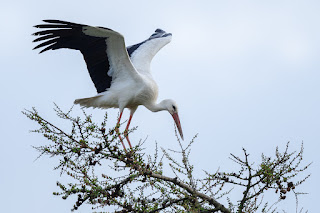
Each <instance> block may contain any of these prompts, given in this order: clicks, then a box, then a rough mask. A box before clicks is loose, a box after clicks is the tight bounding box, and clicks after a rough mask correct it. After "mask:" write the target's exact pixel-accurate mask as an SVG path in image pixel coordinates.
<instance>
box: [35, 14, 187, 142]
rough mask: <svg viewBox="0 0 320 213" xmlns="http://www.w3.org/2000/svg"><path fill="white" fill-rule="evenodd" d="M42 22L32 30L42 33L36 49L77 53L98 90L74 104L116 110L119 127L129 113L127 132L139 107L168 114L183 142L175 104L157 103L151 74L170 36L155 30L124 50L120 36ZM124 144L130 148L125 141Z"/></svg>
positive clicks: (67, 23) (73, 25) (50, 21)
mask: <svg viewBox="0 0 320 213" xmlns="http://www.w3.org/2000/svg"><path fill="white" fill-rule="evenodd" d="M44 22H46V24H41V25H36V26H35V27H37V28H44V29H45V30H43V31H39V32H36V33H34V35H37V36H40V37H39V38H37V39H35V40H34V41H35V42H38V41H43V42H42V43H40V44H39V45H38V46H36V47H35V49H37V48H40V47H45V48H44V49H43V50H42V51H41V52H40V53H42V52H44V51H47V50H55V49H61V48H68V49H75V50H79V51H80V52H81V53H82V55H83V57H84V60H85V61H86V64H87V68H88V71H89V74H90V77H91V79H92V81H93V83H94V85H95V87H96V89H97V92H98V94H97V95H96V96H93V97H89V98H82V99H76V100H75V102H74V103H75V104H80V105H81V106H83V107H94V108H119V110H120V116H119V120H118V124H119V122H120V119H121V116H122V112H123V110H124V108H128V109H130V118H129V121H128V124H127V127H126V131H127V130H128V128H129V125H130V122H131V118H132V115H133V113H134V112H135V111H136V109H137V107H138V106H140V105H143V106H145V107H146V108H147V109H149V110H150V111H152V112H157V111H161V110H167V111H168V112H169V113H170V114H171V115H172V116H173V118H174V120H175V123H176V125H177V127H178V130H179V133H180V135H181V137H182V138H183V134H182V129H181V125H180V120H179V116H178V108H177V106H176V103H175V102H174V101H173V100H170V99H166V100H163V101H161V102H160V103H158V104H157V103H156V101H157V98H158V86H157V84H156V82H155V81H154V79H153V77H152V75H151V72H150V63H151V60H152V58H153V57H154V56H155V54H156V53H157V52H158V51H159V50H160V49H161V48H162V47H163V46H165V45H166V44H168V43H169V42H170V41H171V37H172V35H171V33H166V32H165V31H163V30H160V29H157V30H156V31H155V32H154V33H153V34H152V35H151V36H150V37H149V38H148V39H147V40H145V41H143V42H140V43H138V44H135V45H132V46H129V47H127V48H126V47H125V42H124V38H123V36H122V35H121V34H119V33H118V32H116V31H113V30H111V29H108V28H103V27H92V26H88V25H82V24H76V23H72V22H66V21H59V20H44ZM127 140H128V142H129V145H130V146H131V144H130V141H129V139H128V137H127ZM121 142H122V139H121ZM123 146H124V144H123Z"/></svg>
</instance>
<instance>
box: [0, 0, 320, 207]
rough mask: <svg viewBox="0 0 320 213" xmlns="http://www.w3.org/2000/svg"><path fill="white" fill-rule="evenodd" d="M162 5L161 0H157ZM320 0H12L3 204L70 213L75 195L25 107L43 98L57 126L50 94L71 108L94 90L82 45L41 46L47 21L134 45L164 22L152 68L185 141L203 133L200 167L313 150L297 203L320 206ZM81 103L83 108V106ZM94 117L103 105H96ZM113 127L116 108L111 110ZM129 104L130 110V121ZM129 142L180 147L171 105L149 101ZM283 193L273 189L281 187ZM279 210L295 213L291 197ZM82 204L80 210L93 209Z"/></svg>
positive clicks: (1, 159)
mask: <svg viewBox="0 0 320 213" xmlns="http://www.w3.org/2000/svg"><path fill="white" fill-rule="evenodd" d="M154 2H157V3H154ZM319 11H320V3H319V1H316V0H314V1H312V0H303V1H302V0H301V1H298V0H291V1H281V0H276V1H275V0H270V1H256V0H255V1H239V0H234V1H230V0H223V1H222V0H216V1H212V0H211V1H186V0H185V1H169V0H168V1H167V0H162V1H121V0H120V1H107V0H104V1H100V0H96V1H86V2H85V3H82V1H71V0H69V1H62V0H55V1H34V0H32V1H6V2H2V4H1V8H0V18H1V19H0V20H1V22H0V29H1V31H0V32H1V33H0V38H1V39H0V47H1V49H0V57H1V78H0V89H1V120H0V127H1V128H0V129H1V148H2V153H1V155H0V168H1V175H0V189H1V194H0V204H1V205H0V212H6V213H11V212H12V213H15V212H34V213H40V212H47V213H56V212H61V213H62V212H70V209H71V208H72V205H73V200H67V201H64V200H62V199H61V198H60V197H55V196H53V195H52V192H53V191H57V190H58V188H57V187H56V181H57V180H60V181H63V180H64V178H65V177H64V176H62V177H60V176H59V172H57V171H53V167H54V166H55V165H57V159H53V158H47V157H44V158H42V159H40V160H37V161H35V162H34V160H35V159H36V157H37V155H38V153H37V152H36V151H35V150H34V149H33V148H32V147H31V146H33V145H35V146H37V145H41V144H44V143H45V142H46V141H45V140H44V138H41V137H40V136H38V135H36V134H30V133H29V130H30V129H34V128H35V127H36V125H35V124H33V123H32V122H31V121H30V120H28V119H26V118H25V117H24V116H23V115H22V114H21V110H23V109H24V108H26V109H30V108H31V107H32V106H35V107H36V108H37V109H38V110H39V112H40V113H41V114H42V115H44V116H45V117H46V118H47V119H49V120H50V121H52V122H54V123H57V124H59V125H62V126H63V125H64V123H62V122H60V121H59V120H57V118H56V116H55V114H54V112H53V110H52V108H53V102H55V103H57V104H58V105H59V106H61V107H62V108H63V109H65V110H67V109H69V108H70V107H71V106H72V104H73V101H74V100H75V99H77V98H82V97H90V96H93V95H95V94H96V91H95V88H94V86H93V83H92V82H91V80H90V78H89V75H88V73H87V70H86V66H85V63H84V61H83V58H82V56H81V54H80V53H78V52H76V51H71V50H60V51H49V52H46V53H45V54H41V55H39V54H38V53H37V51H32V48H33V47H34V44H32V42H31V41H32V40H33V39H34V38H33V37H32V36H31V34H32V33H33V32H34V31H35V29H34V28H33V27H32V26H34V25H36V24H40V23H41V20H42V19H61V20H66V21H73V22H78V23H84V24H90V25H94V26H104V27H108V28H111V29H113V30H116V31H118V32H120V33H121V34H123V35H124V36H125V39H126V44H127V45H131V44H135V43H138V42H140V41H142V40H144V39H146V38H148V37H149V36H150V35H151V34H152V33H153V31H154V30H155V29H156V28H162V29H164V30H166V31H167V32H171V33H172V34H173V39H172V42H171V43H170V44H169V45H167V46H166V47H164V48H163V49H162V50H161V51H160V52H159V53H158V55H157V56H156V57H155V58H154V60H153V63H152V71H153V75H154V78H155V80H156V81H157V82H158V85H159V90H160V93H159V100H161V99H166V98H172V99H174V100H176V102H177V103H178V105H179V110H180V119H181V123H182V128H183V132H184V135H185V141H186V142H187V141H189V140H190V139H191V138H192V137H193V136H194V135H195V134H196V133H199V137H198V139H197V140H196V143H195V144H194V147H193V152H192V156H191V160H192V161H193V163H194V164H195V165H196V167H197V168H198V169H199V171H200V172H199V174H198V175H199V177H201V175H203V173H202V172H201V171H202V169H205V170H207V171H212V172H214V171H216V169H217V168H218V167H219V166H220V170H226V171H233V170H235V169H236V167H235V165H234V164H233V163H232V162H231V161H230V160H229V159H228V157H229V153H234V154H237V155H241V148H242V147H245V148H246V149H247V150H248V152H249V153H251V155H250V159H251V160H253V161H257V160H259V159H260V155H261V153H262V152H264V153H266V154H269V155H271V154H273V153H274V149H275V147H276V146H279V147H280V148H281V149H284V148H285V145H286V143H287V142H288V141H291V148H292V149H291V150H294V149H298V148H299V147H300V144H301V142H302V141H303V142H304V146H305V153H304V154H305V158H304V160H305V163H307V162H313V164H312V166H311V167H310V169H309V171H308V172H307V173H305V174H308V173H312V177H311V178H310V179H309V180H308V181H307V182H306V183H305V184H304V185H303V186H302V187H301V188H300V187H299V188H300V191H302V192H307V193H309V195H305V196H302V197H300V205H301V206H303V207H304V208H305V209H308V210H309V212H317V211H318V209H319V208H318V203H317V202H319V189H320V187H319V179H320V171H319V168H320V157H319V151H318V150H319V148H320V146H319V141H320V96H319V91H320V84H319V81H320V72H319V70H320V61H319V54H320V28H319V21H320V13H319ZM78 109H79V108H76V110H78ZM90 112H91V113H93V115H94V116H95V117H96V118H98V119H99V118H101V116H102V115H103V113H104V111H101V110H90ZM108 112H109V123H110V125H114V124H115V123H116V118H117V115H118V111H117V110H115V109H111V110H108ZM128 115H129V114H128V112H126V113H125V114H124V117H128ZM132 126H138V130H137V131H136V132H134V133H133V134H132V135H131V142H132V143H133V144H134V143H137V142H138V141H139V139H141V138H145V137H147V136H148V140H147V143H146V146H148V149H150V150H153V148H154V144H155V141H157V142H158V143H159V144H160V145H161V146H162V147H164V148H172V149H174V148H176V147H177V144H176V142H175V141H176V140H175V136H174V129H173V121H172V118H171V116H170V115H169V114H168V113H166V112H159V113H152V112H149V111H148V110H147V109H146V108H144V107H140V108H139V109H138V110H137V112H136V113H135V116H134V118H133V121H132ZM273 196H275V194H273ZM291 197H292V198H291V199H287V200H286V201H285V202H283V203H282V204H281V205H280V208H279V210H281V209H285V210H287V212H294V210H295V200H294V198H293V196H291ZM89 210H90V206H83V207H81V208H80V210H79V211H78V212H88V211H89Z"/></svg>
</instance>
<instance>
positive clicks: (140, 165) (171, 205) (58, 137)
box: [23, 105, 310, 213]
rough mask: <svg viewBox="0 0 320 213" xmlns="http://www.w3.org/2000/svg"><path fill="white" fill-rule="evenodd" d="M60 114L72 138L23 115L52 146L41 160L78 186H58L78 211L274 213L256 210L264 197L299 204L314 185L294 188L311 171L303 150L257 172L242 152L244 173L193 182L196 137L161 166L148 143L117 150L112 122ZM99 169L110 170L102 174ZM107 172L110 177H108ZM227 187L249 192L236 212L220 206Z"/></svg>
mask: <svg viewBox="0 0 320 213" xmlns="http://www.w3.org/2000/svg"><path fill="white" fill-rule="evenodd" d="M55 111H56V113H57V115H58V117H59V118H61V119H64V120H66V122H69V124H70V127H71V130H70V132H68V131H66V130H63V129H62V128H59V127H57V126H56V125H54V124H52V123H51V122H49V121H47V120H46V119H44V118H43V117H42V116H40V115H39V113H38V112H37V110H36V109H35V108H33V109H32V110H24V111H23V114H25V115H26V116H27V117H28V118H29V119H31V120H33V121H36V122H37V123H38V124H39V126H40V127H39V129H36V130H34V131H33V132H36V133H40V134H42V135H43V136H44V137H45V138H47V139H48V140H49V141H51V143H49V144H48V145H43V146H40V147H34V148H35V149H36V150H38V151H39V152H40V153H41V154H40V156H42V155H44V154H45V155H50V156H52V157H57V158H59V164H58V166H56V167H55V168H54V169H56V170H60V173H61V175H64V174H66V175H68V176H70V177H72V178H73V180H74V181H73V182H71V183H67V184H62V183H60V182H57V185H58V187H59V188H60V190H61V191H60V192H54V195H58V196H61V197H62V198H63V199H67V198H68V197H69V196H74V195H76V196H77V197H78V199H77V201H76V203H75V205H74V207H73V209H72V210H77V209H78V208H79V207H80V206H81V205H82V204H83V203H87V204H91V205H92V206H93V207H92V208H93V209H95V208H104V209H107V208H108V206H109V207H110V208H111V207H112V208H113V209H114V208H116V209H117V210H116V211H115V212H167V211H169V212H223V213H229V212H235V210H236V212H255V211H257V210H258V209H259V207H261V208H262V212H268V211H270V210H271V208H272V206H271V207H270V206H269V207H268V205H267V203H266V204H264V205H262V199H260V202H258V200H259V198H260V196H261V195H262V194H263V193H264V192H265V190H267V189H274V190H275V191H276V193H279V201H280V200H283V199H285V198H286V194H287V193H288V192H290V191H291V192H293V193H294V194H295V196H297V195H299V194H301V193H298V192H296V191H295V190H294V189H295V188H296V187H297V186H298V185H300V184H302V183H303V182H304V181H305V180H306V179H307V178H308V177H309V175H307V176H306V177H305V178H303V179H298V181H297V182H293V181H292V179H293V178H296V176H297V175H298V174H300V173H301V172H303V171H305V170H306V169H307V168H308V167H309V165H310V164H308V165H307V166H305V167H301V166H300V165H301V161H302V154H303V146H301V150H300V152H298V153H296V152H292V153H289V152H288V147H289V143H288V144H287V147H286V150H285V151H284V152H279V151H278V148H277V149H276V157H275V158H274V159H273V158H271V157H266V156H264V155H262V162H261V163H260V164H259V165H257V166H255V167H253V164H252V163H250V161H249V158H248V157H249V154H247V152H246V150H245V149H243V151H244V155H245V157H244V159H241V158H239V157H237V156H235V155H232V154H231V159H232V160H233V161H234V162H235V163H237V164H238V165H239V166H240V170H239V171H238V172H236V173H235V172H232V173H226V172H219V171H217V172H215V173H213V174H211V173H209V172H205V174H204V175H205V178H200V177H196V176H195V172H194V167H193V165H192V164H191V163H190V161H189V155H190V151H191V145H192V144H193V143H194V141H195V138H196V136H195V137H194V138H193V139H192V140H191V142H190V143H189V144H187V146H186V147H184V146H183V145H182V143H181V142H180V140H179V138H178V137H177V140H178V142H179V145H180V150H179V151H176V150H166V149H164V148H162V152H163V156H164V157H165V158H164V157H161V158H159V151H158V147H157V145H156V148H155V154H154V155H153V156H152V155H146V154H145V153H144V152H143V148H142V146H143V143H144V142H143V141H140V142H139V144H138V145H136V146H135V147H133V149H132V150H131V151H130V152H125V151H123V150H122V149H120V148H119V144H120V141H119V139H118V135H117V132H116V131H115V128H116V127H114V128H109V129H108V127H107V114H106V115H105V117H104V119H103V121H102V122H101V124H100V125H99V124H97V123H95V122H93V119H92V115H87V114H86V112H85V111H84V110H83V113H82V116H77V117H73V116H72V115H71V112H72V108H71V109H70V110H69V111H68V112H66V113H65V112H63V111H62V110H61V109H60V108H59V107H58V106H57V105H56V107H55ZM132 131H133V130H131V131H129V133H128V134H130V133H131V132H132ZM119 134H122V135H123V134H124V133H119ZM125 134H127V133H125ZM40 156H39V157H40ZM178 156H180V157H181V159H180V160H178ZM166 162H168V165H169V167H170V168H171V170H172V172H173V174H174V177H170V175H164V170H163V165H164V163H166ZM101 165H104V167H103V168H101ZM105 165H108V166H109V169H105V168H106V167H105ZM227 184H229V185H233V186H236V187H244V191H243V196H242V198H241V200H240V201H239V202H237V204H233V203H232V202H231V201H230V199H228V207H225V206H224V205H223V204H222V202H221V201H218V200H219V199H221V198H222V197H224V196H226V195H228V194H229V193H230V192H231V190H224V186H225V185H227ZM112 208H111V209H112Z"/></svg>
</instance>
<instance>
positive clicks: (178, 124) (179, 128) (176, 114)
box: [172, 112, 183, 140]
mask: <svg viewBox="0 0 320 213" xmlns="http://www.w3.org/2000/svg"><path fill="white" fill-rule="evenodd" d="M172 117H173V120H174V122H175V123H176V126H177V128H178V131H179V134H180V136H181V139H182V140H183V133H182V128H181V124H180V119H179V115H178V113H176V112H175V113H173V114H172Z"/></svg>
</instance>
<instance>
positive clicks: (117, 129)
mask: <svg viewBox="0 0 320 213" xmlns="http://www.w3.org/2000/svg"><path fill="white" fill-rule="evenodd" d="M121 116H122V112H120V116H119V119H118V123H117V126H116V132H117V134H118V136H119V138H120V141H121V143H122V146H123V149H124V151H125V152H127V149H126V147H125V146H124V143H123V140H122V138H121V136H120V133H119V125H120V120H121ZM130 147H131V146H130Z"/></svg>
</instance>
